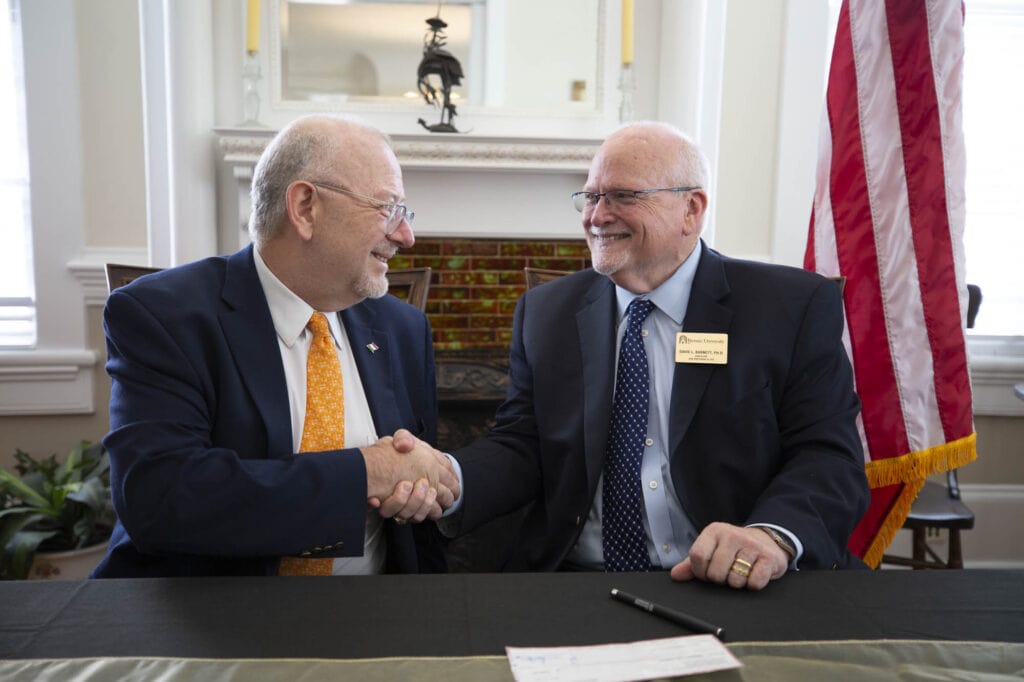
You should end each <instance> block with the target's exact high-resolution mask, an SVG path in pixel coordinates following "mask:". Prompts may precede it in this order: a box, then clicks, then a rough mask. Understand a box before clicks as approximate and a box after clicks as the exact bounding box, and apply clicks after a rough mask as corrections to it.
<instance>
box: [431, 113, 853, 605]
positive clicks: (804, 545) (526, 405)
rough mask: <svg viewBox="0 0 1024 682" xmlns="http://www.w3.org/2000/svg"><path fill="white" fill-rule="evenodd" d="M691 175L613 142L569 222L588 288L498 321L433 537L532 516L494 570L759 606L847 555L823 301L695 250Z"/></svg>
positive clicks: (691, 167)
mask: <svg viewBox="0 0 1024 682" xmlns="http://www.w3.org/2000/svg"><path fill="white" fill-rule="evenodd" d="M707 177H708V171H707V164H706V162H705V161H704V158H703V156H702V154H701V153H700V150H699V149H698V148H697V146H696V145H695V144H694V143H693V142H692V141H691V140H690V139H689V138H687V137H686V136H685V135H684V134H682V133H681V132H679V131H678V130H676V129H674V128H672V127H671V126H668V125H665V124H661V123H650V122H645V123H638V124H632V125H628V126H625V127H623V128H620V129H619V130H618V131H616V132H615V133H613V134H612V135H611V136H610V137H609V138H608V139H607V140H606V141H605V142H604V144H603V145H602V146H601V147H600V149H599V150H598V152H597V154H596V155H595V157H594V159H593V162H592V163H591V166H590V173H589V175H588V177H587V182H586V185H585V186H584V188H583V190H582V191H580V192H577V193H575V194H573V197H572V199H573V203H574V205H575V207H576V209H577V210H578V211H580V212H581V214H582V217H583V229H584V233H585V235H586V239H587V244H588V245H589V247H590V252H591V258H592V261H593V269H588V270H585V271H583V272H579V273H575V274H572V275H569V276H566V277H562V278H560V279H558V280H556V281H553V282H550V283H548V284H545V285H543V286H541V287H538V288H535V289H532V290H530V291H527V292H526V293H525V294H524V295H523V297H522V298H521V299H520V300H519V303H518V305H517V307H516V313H515V318H514V327H513V339H512V344H511V353H510V370H509V389H508V396H507V399H506V400H505V402H504V403H503V405H502V406H501V407H500V408H499V409H498V412H497V414H496V417H495V420H496V424H495V426H494V427H493V428H492V429H491V431H490V432H489V433H488V434H487V435H486V436H485V437H484V438H482V439H481V440H479V441H477V442H475V443H473V444H472V445H469V446H468V447H465V448H463V449H460V450H459V451H458V452H456V453H454V455H455V458H456V459H457V460H458V463H459V465H460V467H461V473H460V475H461V479H460V480H461V484H462V485H461V495H460V496H459V499H458V500H457V501H456V505H455V507H453V509H452V512H451V513H450V515H449V516H446V518H444V519H443V520H442V522H441V526H442V528H443V530H444V531H445V532H446V534H458V533H462V532H467V531H469V530H472V529H473V528H475V527H476V526H478V525H480V524H481V523H483V522H485V521H488V520H490V519H492V518H494V517H497V516H499V515H502V514H506V513H510V512H512V511H514V510H516V509H519V508H521V507H523V506H524V505H529V511H528V512H527V514H526V517H525V521H524V524H523V528H522V531H521V534H520V538H519V540H518V541H517V542H516V543H515V545H514V547H513V548H512V550H511V559H510V561H509V563H508V566H507V567H506V568H508V569H510V570H607V571H646V570H671V575H672V577H673V578H674V579H677V580H689V579H694V578H696V579H699V580H707V581H711V582H715V583H720V584H727V585H729V586H730V587H733V588H746V589H753V590H758V589H762V588H764V587H765V586H766V585H767V584H768V582H769V581H770V580H773V579H777V578H779V577H781V576H782V575H783V574H784V573H785V572H786V571H787V570H789V569H790V568H807V569H815V568H842V567H848V566H849V567H854V566H860V567H863V565H864V564H863V563H862V562H860V560H859V559H857V558H856V557H854V556H853V555H852V554H851V553H850V552H849V551H848V550H847V548H846V544H847V542H848V540H849V536H850V533H851V532H852V531H853V528H854V527H855V526H856V524H857V522H858V521H859V520H860V517H861V515H862V514H863V513H864V511H865V509H866V508H867V502H868V486H867V482H866V478H865V474H864V462H863V455H862V451H861V445H860V439H859V437H858V434H857V427H856V422H855V419H856V416H857V413H858V411H859V409H860V402H859V401H858V399H857V396H856V394H855V393H854V390H853V380H852V373H851V370H850V365H849V362H848V360H847V357H846V353H845V352H844V350H843V345H842V332H843V308H842V303H841V299H840V293H839V288H838V287H837V286H836V284H835V283H833V282H830V281H828V280H826V279H824V278H822V277H820V276H819V275H816V274H813V273H809V272H805V271H803V270H799V269H796V268H787V267H782V266H775V265H767V264H762V263H753V262H747V261H740V260H735V259H731V258H727V257H725V256H723V255H721V254H719V253H718V252H716V251H714V250H713V249H711V248H709V247H708V246H707V245H706V244H704V243H703V242H702V241H701V239H700V232H701V227H702V225H703V220H704V215H705V212H706V211H707V206H708V194H707V191H706V189H705V187H706V186H707Z"/></svg>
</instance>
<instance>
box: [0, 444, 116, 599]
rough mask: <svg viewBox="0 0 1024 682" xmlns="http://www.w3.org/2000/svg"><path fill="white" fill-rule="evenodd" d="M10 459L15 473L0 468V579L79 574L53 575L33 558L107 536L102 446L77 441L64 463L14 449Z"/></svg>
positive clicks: (109, 511) (110, 513)
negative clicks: (12, 459)
mask: <svg viewBox="0 0 1024 682" xmlns="http://www.w3.org/2000/svg"><path fill="white" fill-rule="evenodd" d="M15 460H16V461H17V464H15V466H14V469H15V471H16V472H17V473H16V474H15V473H13V472H11V471H8V470H7V469H5V468H3V467H0V578H2V579H7V580H10V579H20V578H27V577H29V576H30V573H34V575H32V577H42V578H45V577H83V576H65V575H59V572H60V569H59V568H54V567H53V566H52V564H51V565H49V567H44V568H39V566H38V564H39V563H40V562H39V561H38V558H37V557H39V556H42V555H43V554H44V553H51V552H52V553H66V552H70V551H71V550H80V549H82V548H87V547H90V546H94V545H98V544H105V542H106V540H107V539H108V538H109V537H110V533H111V530H112V529H113V527H114V521H115V515H114V509H113V505H112V504H111V502H110V474H109V471H110V460H109V457H108V455H107V453H106V451H105V450H104V448H103V445H102V444H100V443H97V444H95V445H91V444H89V442H88V441H82V442H81V443H79V444H78V446H77V447H75V448H74V449H73V450H72V451H71V452H70V453H69V454H68V456H67V459H65V460H64V462H59V461H58V460H57V456H56V455H50V456H49V457H47V458H45V459H35V458H34V457H32V455H30V454H28V453H27V452H23V451H22V450H20V449H19V450H18V451H17V453H16V454H15ZM99 558H100V557H99V556H96V557H95V560H96V561H98V560H99ZM33 560H36V564H37V566H36V568H35V569H34V568H33ZM92 563H93V564H95V561H93V562H92ZM54 573H58V575H54Z"/></svg>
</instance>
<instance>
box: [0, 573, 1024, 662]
mask: <svg viewBox="0 0 1024 682" xmlns="http://www.w3.org/2000/svg"><path fill="white" fill-rule="evenodd" d="M612 587H618V588H620V589H622V590H625V591H628V592H632V593H633V594H636V595H638V596H641V597H643V598H646V599H649V600H652V601H655V602H659V603H661V604H664V605H666V606H670V607H672V608H675V609H678V610H681V611H685V612H687V613H690V614H692V615H695V616H697V617H699V618H702V619H704V620H707V621H710V622H712V623H715V624H717V625H721V626H724V627H725V629H726V639H727V641H728V642H729V643H739V642H768V643H772V642H774V643H777V645H782V643H785V642H796V643H802V642H806V641H815V642H818V643H820V642H822V641H825V642H828V641H832V642H836V643H837V645H838V649H841V648H848V647H847V645H846V643H845V642H844V640H874V641H877V642H878V645H879V646H880V647H884V646H891V645H892V642H888V640H894V639H899V640H942V641H979V642H1004V643H1005V642H1011V643H1017V644H1015V645H1012V646H1010V645H1001V646H1002V647H1003V648H1001V649H1000V654H999V657H1000V658H1002V659H1003V660H1006V658H1007V654H1006V651H1007V649H1006V648H1005V647H1006V646H1010V648H1009V651H1011V652H1013V655H1014V656H1020V659H1019V660H1018V661H1017V663H1018V665H1019V667H1018V668H1017V669H1018V670H1020V669H1024V571H1020V570H963V571H901V570H883V571H839V572H831V571H802V572H797V573H791V574H787V575H786V576H785V577H784V578H783V579H782V580H779V581H777V582H775V583H772V584H771V585H770V586H769V587H768V588H767V589H766V590H764V591H762V592H746V591H734V590H730V589H728V588H724V587H719V586H716V585H710V584H706V583H697V582H693V583H681V584H680V583H673V582H671V581H670V580H669V578H668V576H667V574H665V573H648V574H644V573H630V574H618V575H612V574H604V573H537V574H451V575H419V576H360V577H332V578H316V577H309V578H305V577H295V578H255V577H239V578H162V579H135V580H92V581H81V582H78V581H64V582H60V581H58V582H8V583H0V659H10V660H9V662H10V663H13V662H14V661H15V660H16V659H33V658H45V659H74V658H78V657H132V658H141V657H162V656H166V657H174V658H175V659H205V658H211V659H225V660H232V661H239V660H242V659H306V660H309V659H350V660H352V659H377V658H385V657H397V658H402V659H409V658H414V657H457V658H459V660H463V659H464V657H474V656H485V657H486V656H499V657H500V656H502V655H503V654H504V648H505V646H506V645H513V646H559V645H584V644H599V643H608V642H625V641H632V640H637V639H646V638H656V637H673V636H678V635H681V634H688V633H687V632H686V631H685V630H683V629H682V628H680V627H679V626H676V625H674V624H672V623H670V622H667V621H662V620H660V619H658V618H655V617H654V616H651V615H650V614H648V613H645V612H642V611H640V610H638V609H635V608H631V607H629V606H626V605H624V604H621V603H619V602H617V601H613V600H612V599H610V598H609V596H608V595H609V591H610V589H611V588H612ZM931 645H934V642H933V643H931ZM735 646H739V647H740V648H739V649H737V650H739V651H744V650H745V651H751V650H752V649H750V647H754V646H760V645H735ZM744 646H747V647H748V648H747V649H743V647H744ZM765 646H767V645H765ZM944 646H945V645H944ZM992 646H997V645H992ZM997 648H998V646H997ZM838 649H837V650H838ZM493 660H496V661H498V666H499V669H500V665H501V659H500V658H499V659H493ZM268 664H269V660H268ZM0 672H2V671H0ZM505 674H506V675H507V665H506V669H505ZM446 675H447V676H450V675H451V673H450V672H448V673H445V675H442V676H441V677H442V678H444V677H445V676H446ZM2 676H3V675H2V674H0V677H2ZM456 677H458V675H456ZM25 679H30V678H28V677H26V678H25ZM182 679H185V678H182ZM239 679H241V678H239ZM466 679H469V677H467V678H466ZM734 679H741V678H734Z"/></svg>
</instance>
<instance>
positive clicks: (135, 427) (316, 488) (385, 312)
mask: <svg viewBox="0 0 1024 682" xmlns="http://www.w3.org/2000/svg"><path fill="white" fill-rule="evenodd" d="M340 315H341V320H342V322H343V324H344V325H345V329H346V331H347V333H348V336H349V339H350V340H351V344H352V348H353V352H354V354H355V359H356V364H357V366H358V368H359V374H360V377H361V379H362V383H363V388H364V390H365V391H366V397H367V400H368V401H369V405H370V411H371V412H372V414H373V420H374V425H375V427H376V429H377V433H378V434H380V435H382V436H383V435H390V434H392V433H394V432H395V430H396V429H398V428H406V429H409V430H410V431H412V432H413V433H414V434H416V435H418V436H419V437H420V438H423V439H424V440H426V441H428V442H434V441H435V440H436V433H437V402H436V392H435V384H434V356H433V347H432V345H431V335H430V326H429V324H428V322H427V320H426V317H425V316H424V315H423V313H421V312H420V311H419V310H416V309H415V308H413V307H412V306H409V305H407V304H405V303H403V302H401V301H399V300H398V299H396V298H394V297H392V296H385V297H383V298H381V299H377V300H366V301H364V302H362V303H360V304H359V305H356V306H353V307H351V308H349V309H346V310H345V311H343V312H341V313H340ZM104 327H105V329H106V334H107V353H108V360H107V372H108V373H109V374H110V377H111V380H112V387H111V396H110V433H109V434H108V435H107V437H106V438H105V439H104V445H106V447H107V450H108V451H109V452H110V461H111V488H112V494H113V501H114V508H115V509H116V511H117V515H118V519H119V520H118V524H117V527H116V528H115V530H114V534H113V537H112V539H111V542H110V548H109V550H108V554H107V556H106V558H104V560H103V561H102V562H101V563H100V565H99V566H98V567H97V568H96V570H95V571H94V574H93V575H94V576H95V577H129V576H168V575H261V574H272V573H274V572H276V568H277V563H278V559H279V557H280V556H283V555H303V553H306V552H309V553H310V554H309V555H310V556H320V557H334V556H358V555H361V554H362V551H363V541H364V535H365V525H366V514H367V506H366V470H365V466H364V463H363V459H362V456H361V454H360V452H359V450H358V449H355V448H351V449H345V450H334V451H328V452H318V453H303V454H300V455H296V454H294V453H293V452H292V430H291V421H290V416H289V406H288V394H287V389H286V384H285V376H284V367H283V365H282V363H281V354H280V351H279V350H278V343H277V337H276V333H275V331H274V326H273V322H272V320H271V317H270V309H269V307H268V305H267V301H266V297H265V296H264V294H263V289H262V287H261V286H260V282H259V279H258V277H257V274H256V267H255V264H254V261H253V254H252V247H251V246H250V247H247V248H245V249H243V250H242V251H239V252H238V253H235V254H234V255H231V256H227V257H217V258H208V259H205V260H202V261H197V262H195V263H191V264H189V265H184V266H182V267H178V268H173V269H170V270H165V271H163V272H160V273H157V274H154V275H149V276H146V277H142V278H140V279H138V280H136V281H134V282H133V283H131V284H130V285H128V286H126V287H123V288H120V289H117V290H116V291H114V292H113V293H111V295H110V297H109V298H108V300H107V305H106V309H105V310H104ZM370 343H373V344H376V346H377V347H378V350H376V351H373V352H371V351H370V350H369V349H368V348H367V347H366V346H367V344H370ZM385 532H386V534H387V540H388V543H387V544H388V554H387V556H388V560H387V570H389V571H396V572H397V571H401V572H415V571H435V570H443V568H444V559H443V555H442V550H441V546H440V543H439V541H438V539H437V535H436V531H435V530H433V524H426V525H424V526H423V527H419V526H416V527H413V526H397V525H396V524H394V523H393V522H390V521H389V522H386V523H385Z"/></svg>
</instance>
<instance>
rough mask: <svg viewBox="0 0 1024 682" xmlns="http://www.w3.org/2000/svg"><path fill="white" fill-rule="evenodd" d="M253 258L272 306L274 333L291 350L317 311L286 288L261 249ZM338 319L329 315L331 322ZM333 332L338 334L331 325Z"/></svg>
mask: <svg viewBox="0 0 1024 682" xmlns="http://www.w3.org/2000/svg"><path fill="white" fill-rule="evenodd" d="M252 256H253V260H254V261H255V262H256V274H257V276H258V277H259V278H260V285H261V286H262V287H263V294H264V295H265V296H266V297H267V305H268V306H270V318H271V319H272V320H273V321H274V331H276V332H277V335H278V337H280V339H281V341H282V342H283V343H284V345H286V346H287V347H289V348H291V347H292V346H293V345H294V344H295V342H296V341H297V340H298V338H299V336H300V335H301V334H302V332H303V331H304V330H305V329H306V325H307V324H308V323H309V318H310V317H311V316H312V315H313V313H314V312H316V311H315V310H313V308H312V307H311V306H310V305H309V304H308V303H306V302H305V301H303V300H302V299H301V298H299V297H298V296H296V295H295V292H293V291H292V290H291V289H289V288H288V287H286V286H285V285H284V283H283V282H281V280H279V279H278V278H277V276H276V275H275V274H274V273H273V272H271V271H270V268H268V267H267V264H266V263H264V262H263V257H262V256H260V251H259V249H253V250H252ZM337 317H338V316H337V315H328V316H327V320H328V322H330V321H331V318H334V319H337ZM331 331H332V333H336V332H335V330H334V325H331Z"/></svg>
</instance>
